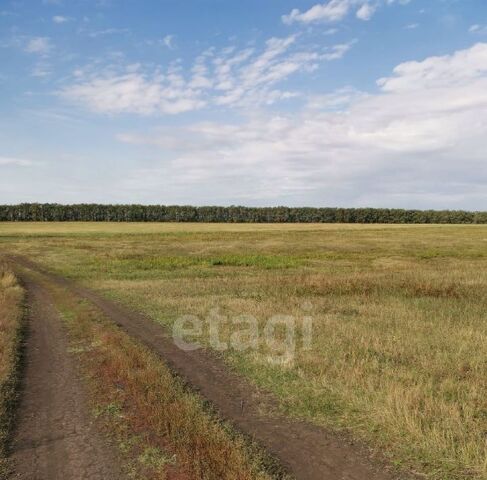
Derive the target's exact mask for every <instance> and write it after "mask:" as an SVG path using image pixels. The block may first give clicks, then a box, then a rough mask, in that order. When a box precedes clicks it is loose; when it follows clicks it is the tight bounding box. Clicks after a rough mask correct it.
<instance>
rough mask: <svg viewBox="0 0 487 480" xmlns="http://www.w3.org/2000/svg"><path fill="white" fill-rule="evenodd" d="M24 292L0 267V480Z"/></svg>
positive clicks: (14, 387) (14, 391) (14, 389)
mask: <svg viewBox="0 0 487 480" xmlns="http://www.w3.org/2000/svg"><path fill="white" fill-rule="evenodd" d="M23 297H24V292H23V290H22V288H21V287H20V286H19V285H18V283H17V279H16V278H15V276H14V275H13V273H12V272H11V271H10V270H9V269H8V268H7V267H6V266H5V265H1V264H0V478H4V477H3V476H4V475H6V474H7V471H8V462H7V454H8V450H7V447H8V440H9V436H10V433H11V428H12V423H13V422H12V417H13V414H12V410H13V404H14V402H15V398H16V395H17V380H18V373H19V352H20V342H21V330H22V312H23V309H22V302H23Z"/></svg>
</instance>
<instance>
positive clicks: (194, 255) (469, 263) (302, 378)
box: [0, 224, 487, 480]
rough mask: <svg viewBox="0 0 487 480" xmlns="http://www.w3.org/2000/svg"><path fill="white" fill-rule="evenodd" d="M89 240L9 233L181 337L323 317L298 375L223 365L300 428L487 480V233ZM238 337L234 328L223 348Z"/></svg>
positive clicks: (234, 230) (117, 228)
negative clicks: (186, 328) (212, 327)
mask: <svg viewBox="0 0 487 480" xmlns="http://www.w3.org/2000/svg"><path fill="white" fill-rule="evenodd" d="M218 227H221V228H220V229H219V228H218ZM16 228H19V229H22V233H20V230H16ZM84 228H85V227H84V226H83V225H76V226H73V225H72V224H71V225H67V226H63V225H62V224H53V225H40V226H39V225H20V226H19V227H16V226H15V225H13V226H12V225H8V226H6V227H5V228H4V225H1V224H0V246H3V247H4V248H5V249H8V250H10V251H12V252H18V253H24V254H27V255H31V256H33V258H35V257H37V258H35V259H37V260H40V261H41V262H42V263H43V264H44V265H45V266H46V267H48V268H50V269H53V270H55V271H57V272H59V273H61V274H64V275H67V276H69V277H71V278H75V279H77V280H79V281H81V282H82V283H85V284H86V285H87V286H89V287H91V288H95V289H98V290H99V291H101V292H103V293H104V294H105V295H107V296H110V297H112V298H116V299H118V300H119V301H121V302H124V303H125V304H127V305H129V306H131V307H133V308H136V309H139V310H142V311H144V312H146V313H147V314H149V315H150V316H151V317H152V318H153V319H154V320H155V321H158V322H160V323H162V324H164V325H166V326H167V327H168V328H171V327H172V325H173V323H174V321H175V320H176V319H177V318H178V317H179V316H180V315H183V314H193V315H197V316H198V317H199V318H201V319H203V320H204V319H206V318H207V317H208V316H209V314H210V313H211V312H212V311H214V310H215V309H216V310H217V311H218V312H219V314H220V315H222V316H227V317H228V318H230V319H232V318H234V317H236V316H238V315H241V314H248V315H252V316H254V317H255V318H256V319H257V320H258V322H259V327H260V329H262V328H263V326H264V325H265V323H266V320H267V319H268V318H270V317H271V316H273V315H275V314H284V315H293V316H294V317H295V318H297V319H301V318H302V317H303V316H305V315H311V316H312V317H313V322H314V329H313V343H312V346H311V349H310V350H307V351H306V350H303V349H301V348H299V345H300V343H299V341H300V339H299V338H298V343H297V345H298V348H297V349H296V354H295V358H294V361H293V362H283V363H282V364H279V365H276V364H274V363H272V362H270V361H269V351H268V348H267V346H266V345H265V344H264V343H263V342H261V344H260V345H259V349H258V350H256V351H251V350H248V351H244V352H237V351H234V350H231V349H229V350H226V351H224V352H222V355H223V356H224V358H225V360H226V361H227V362H228V364H229V365H230V366H231V367H232V368H234V369H235V370H236V371H238V372H240V373H241V374H243V375H245V376H246V377H248V378H249V379H250V380H252V381H253V382H254V383H256V384H257V385H259V386H261V387H263V388H265V389H267V390H270V391H271V392H274V393H275V394H276V396H277V397H278V398H279V399H280V401H281V408H282V410H283V411H284V412H285V413H286V414H288V415H290V416H295V417H299V418H304V419H306V420H308V421H310V422H314V423H316V424H319V425H325V426H327V427H331V428H333V429H336V430H346V431H348V432H350V433H351V434H352V435H353V436H355V437H357V438H360V439H362V440H365V441H366V442H367V443H368V444H369V445H370V446H371V447H372V448H373V449H375V450H377V451H380V452H383V453H384V454H385V455H387V456H388V457H389V458H390V460H391V461H392V462H393V463H395V464H398V465H401V466H403V467H405V468H407V469H411V470H413V471H415V472H417V473H419V474H421V475H424V476H425V478H428V479H431V480H433V479H434V480H461V479H462V480H465V479H475V480H480V479H487V437H486V432H487V374H486V372H487V227H485V226H451V225H450V226H434V225H429V226H426V225H422V226H399V225H394V226H381V225H366V226H360V225H353V226H348V225H272V226H265V225H263V226H261V225H257V226H253V225H244V226H239V225H230V226H229V225H221V226H220V225H209V226H207V225H187V224H162V225H161V224H158V225H148V226H144V225H132V224H131V225H127V226H125V225H103V224H97V225H95V226H89V230H84ZM26 231H28V232H29V233H27V234H26V233H25V232H26ZM124 232H127V233H126V234H125V233H124ZM37 235H40V236H42V242H40V241H39V239H40V238H41V237H38V236H37ZM45 235H49V236H47V237H45ZM231 333H232V324H231V323H225V322H223V323H222V328H221V332H220V334H221V335H220V337H221V338H220V340H221V342H227V341H228V339H229V337H230V335H231ZM200 340H201V341H202V342H203V343H204V344H205V345H207V346H208V345H209V341H208V336H207V335H206V336H205V335H204V336H203V337H202V338H201V339H200Z"/></svg>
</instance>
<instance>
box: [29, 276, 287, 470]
mask: <svg viewBox="0 0 487 480" xmlns="http://www.w3.org/2000/svg"><path fill="white" fill-rule="evenodd" d="M37 278H39V279H40V278H42V277H41V276H37ZM41 281H45V280H41ZM46 286H48V288H49V289H50V291H51V292H52V294H53V299H54V301H55V304H56V306H57V307H58V308H59V309H60V311H61V312H62V315H63V318H64V320H65V322H66V324H67V326H68V331H69V336H70V344H71V348H70V350H71V353H73V354H74V355H76V356H77V358H78V359H79V362H80V365H81V367H82V371H83V372H84V374H85V376H86V378H87V379H88V384H89V386H90V391H91V399H92V402H93V411H94V414H95V416H96V417H98V419H99V420H100V422H102V424H103V425H104V426H105V427H106V429H107V432H108V433H109V434H111V435H112V436H113V437H114V438H115V439H116V443H117V445H118V447H119V449H120V451H121V454H122V456H123V458H124V460H125V462H126V470H127V471H128V473H129V475H130V477H131V478H146V479H165V478H177V479H189V480H192V479H194V480H200V479H203V480H220V479H221V480H225V479H228V480H270V479H271V478H284V477H283V475H282V474H281V473H279V472H280V471H279V468H278V467H277V466H276V465H275V464H274V463H273V462H272V461H271V460H270V459H269V458H267V457H266V456H265V455H264V454H263V453H262V452H261V451H260V450H259V449H258V448H257V447H256V446H254V445H252V444H251V443H250V442H249V441H248V440H247V439H245V438H243V437H242V436H240V435H239V434H237V433H236V432H234V431H233V430H232V429H231V428H230V426H228V425H227V424H225V423H223V422H221V421H220V420H219V419H218V418H217V417H216V415H215V414H214V413H213V412H211V411H210V409H209V407H208V406H206V405H205V404H204V402H203V401H202V399H201V398H200V397H199V396H198V395H197V394H195V393H193V392H192V391H190V390H188V388H187V387H186V386H185V385H184V384H183V383H182V382H181V381H180V380H179V379H178V378H177V377H174V376H173V374H172V373H171V372H170V370H169V369H168V368H167V367H166V366H165V365H164V364H163V363H162V361H161V360H160V359H159V358H158V357H157V356H156V355H155V354H153V353H151V352H150V351H148V350H147V349H146V348H145V347H143V346H141V345H140V344H139V343H138V342H136V341H135V340H133V339H131V338H130V337H129V336H128V335H127V334H126V333H124V332H123V331H122V330H120V329H119V328H118V327H116V326H114V325H113V323H112V322H111V321H110V320H107V319H106V318H105V317H104V316H103V314H102V313H101V312H100V311H99V310H98V309H97V308H96V307H94V306H93V305H92V304H90V303H88V302H86V301H84V300H80V299H78V298H76V297H75V296H73V295H72V294H71V293H69V292H68V291H66V290H65V289H63V288H61V287H57V286H53V285H51V284H49V283H46ZM270 470H272V471H273V472H272V475H271V473H268V472H269V471H270Z"/></svg>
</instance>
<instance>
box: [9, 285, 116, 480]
mask: <svg viewBox="0 0 487 480" xmlns="http://www.w3.org/2000/svg"><path fill="white" fill-rule="evenodd" d="M24 282H25V285H26V287H27V295H28V305H29V317H28V335H27V348H26V366H25V374H24V379H23V387H22V392H21V394H22V399H21V403H20V406H19V413H18V416H19V418H18V425H17V431H16V434H15V437H14V442H13V455H12V458H13V461H14V469H15V474H14V475H13V478H15V479H22V480H85V479H86V480H88V479H89V480H112V479H113V480H118V479H120V478H123V476H122V475H121V473H120V471H119V469H118V467H117V462H116V459H115V456H114V454H113V452H112V451H111V450H110V449H109V448H108V447H107V445H106V444H105V442H104V440H103V438H101V437H100V436H99V434H98V432H97V431H96V428H95V426H94V425H93V424H92V422H91V419H90V413H89V411H88V409H87V403H86V398H85V395H84V392H83V389H82V386H81V385H80V383H79V381H78V379H77V371H76V368H75V365H74V364H73V358H71V356H70V355H69V353H68V351H67V348H68V344H67V340H66V337H65V334H64V331H63V327H62V323H61V319H60V318H59V315H58V313H57V311H56V309H55V308H54V306H53V305H52V303H51V300H50V298H49V295H48V292H46V290H45V289H44V288H43V287H42V286H40V285H38V284H36V283H34V282H32V281H30V280H28V279H25V280H24Z"/></svg>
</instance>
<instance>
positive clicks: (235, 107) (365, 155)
mask: <svg viewBox="0 0 487 480" xmlns="http://www.w3.org/2000/svg"><path fill="white" fill-rule="evenodd" d="M0 61H1V63H0V65H1V67H0V89H1V90H0V91H1V94H0V112H1V115H0V202H1V203H17V202H21V201H41V202H44V201H49V202H72V203H76V202H100V203H108V202H110V203H126V202H127V203H164V204H196V205H204V204H219V205H231V204H245V205H257V206H260V205H283V204H284V205H294V206H303V205H313V206H374V207H403V208H465V209H473V210H481V209H484V210H485V209H486V208H487V157H486V153H485V152H487V3H486V2H485V0H327V1H324V2H322V3H320V2H319V3H317V2H316V0H315V1H302V0H301V1H300V0H294V1H291V0H245V2H242V1H240V2H237V1H232V0H198V1H197V0H194V1H185V2H182V1H176V0H171V1H166V0H159V1H155V0H151V1H149V0H147V1H144V0H141V1H134V0H132V1H129V0H29V1H27V0H11V1H3V2H2V3H1V4H0Z"/></svg>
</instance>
